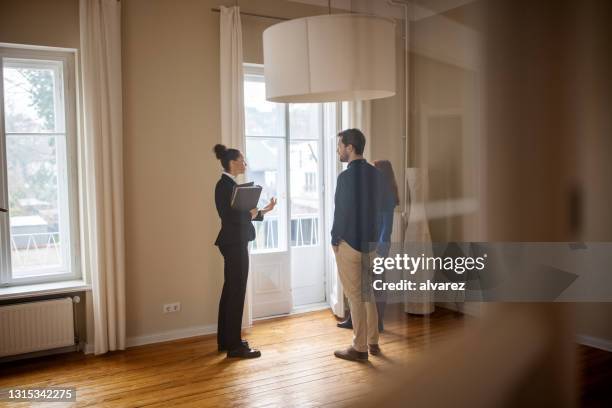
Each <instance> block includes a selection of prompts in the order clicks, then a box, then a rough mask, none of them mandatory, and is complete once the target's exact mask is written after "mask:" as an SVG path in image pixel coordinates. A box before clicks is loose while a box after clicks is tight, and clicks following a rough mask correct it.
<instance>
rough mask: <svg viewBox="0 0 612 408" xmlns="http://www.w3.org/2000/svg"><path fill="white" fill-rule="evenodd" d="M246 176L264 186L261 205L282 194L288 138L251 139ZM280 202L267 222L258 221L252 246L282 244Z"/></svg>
mask: <svg viewBox="0 0 612 408" xmlns="http://www.w3.org/2000/svg"><path fill="white" fill-rule="evenodd" d="M246 156H247V157H246V161H247V172H246V179H247V180H248V181H253V182H255V184H258V185H260V186H262V187H263V191H262V193H261V198H260V199H259V204H258V207H260V208H261V207H264V206H265V205H266V204H268V202H269V201H270V198H272V197H277V198H279V197H280V193H281V191H279V186H280V185H281V183H280V182H281V180H280V177H281V172H282V171H284V156H285V141H284V140H283V139H270V138H268V139H266V138H247V143H246ZM281 205H282V204H281V203H280V199H279V203H278V205H277V206H276V207H275V208H274V210H273V211H271V212H269V213H268V214H266V216H265V219H264V222H256V223H255V227H256V232H257V237H256V239H255V241H253V244H252V245H253V246H252V249H253V250H254V251H257V250H264V249H265V250H268V249H277V248H279V247H280V243H279V223H278V218H279V211H280V210H279V209H280V206H281Z"/></svg>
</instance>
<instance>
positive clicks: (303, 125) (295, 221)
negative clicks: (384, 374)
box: [244, 66, 337, 318]
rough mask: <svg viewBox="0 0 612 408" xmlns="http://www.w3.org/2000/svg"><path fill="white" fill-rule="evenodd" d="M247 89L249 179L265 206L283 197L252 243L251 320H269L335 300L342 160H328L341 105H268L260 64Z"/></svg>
mask: <svg viewBox="0 0 612 408" xmlns="http://www.w3.org/2000/svg"><path fill="white" fill-rule="evenodd" d="M244 87H245V88H244V90H245V93H244V100H245V132H246V161H247V174H246V178H247V180H248V181H254V182H255V183H256V184H259V185H261V186H262V187H263V188H264V190H263V193H262V198H261V200H260V206H263V205H265V203H267V201H268V200H269V199H270V197H273V196H274V197H277V198H278V204H277V207H276V208H275V210H274V211H273V212H271V213H268V214H267V215H266V217H265V220H264V222H259V223H258V222H256V223H255V224H256V232H257V237H256V239H255V241H253V243H252V245H251V270H250V274H251V305H252V316H253V318H262V317H268V316H274V315H279V314H286V313H290V312H292V311H295V310H296V309H300V308H307V307H310V306H313V305H321V304H325V303H327V302H328V295H327V294H326V280H327V279H326V277H327V276H328V275H329V271H328V268H329V266H330V263H329V256H330V254H329V253H328V252H329V248H327V247H328V245H327V241H328V240H327V239H326V236H327V235H329V229H330V228H331V227H330V226H329V225H328V223H329V217H326V214H327V211H326V204H329V199H326V196H325V194H326V189H325V180H326V179H328V178H326V177H325V175H326V170H327V169H326V167H328V166H331V167H334V168H335V166H336V162H337V160H334V161H333V162H332V163H326V160H324V158H328V160H327V161H329V158H330V157H334V159H335V156H330V154H329V151H328V150H329V149H330V146H331V145H332V144H331V143H329V140H327V139H330V138H333V139H335V134H336V131H337V126H336V116H335V112H336V109H335V107H336V104H290V105H287V104H279V103H271V102H267V101H266V100H265V82H264V78H263V71H262V69H261V67H256V66H247V67H245V82H244ZM326 141H327V142H326ZM334 141H335V140H334ZM333 148H335V144H333ZM328 193H329V194H333V190H331V191H329V192H328Z"/></svg>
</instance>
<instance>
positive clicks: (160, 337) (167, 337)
mask: <svg viewBox="0 0 612 408" xmlns="http://www.w3.org/2000/svg"><path fill="white" fill-rule="evenodd" d="M216 332H217V325H216V324H209V325H205V326H193V327H187V328H185V329H178V330H169V331H165V332H159V333H153V334H147V335H144V336H134V337H128V339H127V342H126V344H127V347H135V346H143V345H145V344H153V343H161V342H164V341H171V340H178V339H186V338H188V337H195V336H204V335H207V334H214V333H216Z"/></svg>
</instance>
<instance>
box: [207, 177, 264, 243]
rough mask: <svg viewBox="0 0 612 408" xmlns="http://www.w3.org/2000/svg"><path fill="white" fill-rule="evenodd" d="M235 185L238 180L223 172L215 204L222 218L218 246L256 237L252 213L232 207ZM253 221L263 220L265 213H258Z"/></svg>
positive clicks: (246, 240) (216, 189)
mask: <svg viewBox="0 0 612 408" xmlns="http://www.w3.org/2000/svg"><path fill="white" fill-rule="evenodd" d="M234 186H236V182H235V181H234V180H232V179H231V177H228V176H227V175H225V174H223V175H221V179H219V181H218V182H217V186H216V187H215V204H216V205H217V212H218V213H219V217H220V218H221V231H219V235H217V240H216V241H215V245H217V246H221V245H229V244H240V243H243V242H249V241H252V240H254V239H255V228H254V227H253V223H252V222H251V221H252V220H251V213H250V212H249V211H239V210H234V209H232V207H231V201H232V193H233V191H234ZM253 221H263V215H262V214H261V213H259V214H257V217H256V218H254V219H253Z"/></svg>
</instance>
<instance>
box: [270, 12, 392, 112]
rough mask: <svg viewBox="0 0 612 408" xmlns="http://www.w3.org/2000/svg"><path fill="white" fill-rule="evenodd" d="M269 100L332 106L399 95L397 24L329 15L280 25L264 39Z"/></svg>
mask: <svg viewBox="0 0 612 408" xmlns="http://www.w3.org/2000/svg"><path fill="white" fill-rule="evenodd" d="M263 44H264V76H265V80H266V99H267V100H269V101H272V102H293V103H300V102H333V101H349V100H367V99H377V98H385V97H388V96H393V95H395V24H394V22H393V21H392V20H389V19H386V18H382V17H376V16H369V15H362V14H330V15H321V16H314V17H305V18H300V19H295V20H290V21H286V22H283V23H279V24H275V25H273V26H271V27H269V28H267V29H266V30H265V31H264V33H263Z"/></svg>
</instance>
